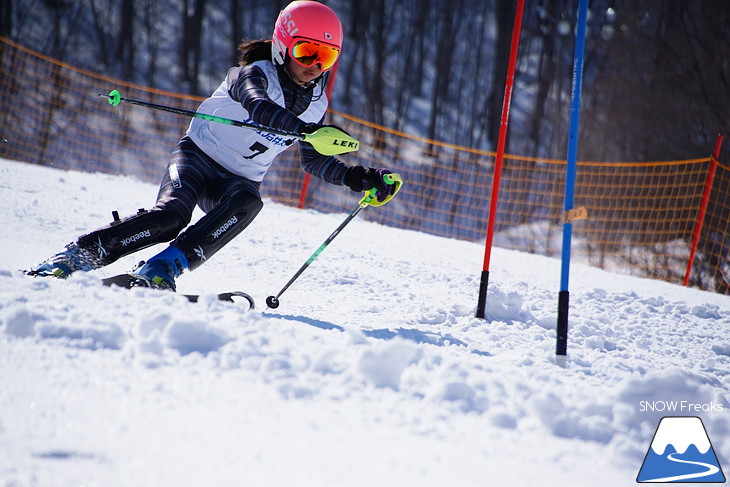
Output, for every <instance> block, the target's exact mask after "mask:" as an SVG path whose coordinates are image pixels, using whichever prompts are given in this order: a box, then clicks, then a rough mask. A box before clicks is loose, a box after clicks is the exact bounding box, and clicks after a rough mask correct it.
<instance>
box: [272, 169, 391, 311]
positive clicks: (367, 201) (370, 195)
mask: <svg viewBox="0 0 730 487" xmlns="http://www.w3.org/2000/svg"><path fill="white" fill-rule="evenodd" d="M383 180H384V181H385V182H386V184H395V185H396V187H395V191H394V192H393V194H392V195H389V196H388V197H387V198H386V199H385V200H383V201H378V200H377V198H375V194H376V193H377V192H378V190H377V189H376V188H372V189H370V190H369V191H368V192H367V193H366V194H365V196H363V197H362V199H361V200H360V201H359V203H358V204H357V208H355V209H354V210H352V212H351V213H350V214H349V215H348V216H347V218H345V221H343V222H342V223H340V226H338V227H337V228H336V229H335V231H334V232H332V234H331V235H330V236H329V237H327V240H325V241H324V243H322V245H320V246H319V248H318V249H317V250H315V251H314V253H313V254H312V255H311V256H310V257H309V259H307V261H306V262H305V263H304V264H303V265H302V266H301V267H300V268H299V270H298V271H297V272H296V274H294V276H293V277H292V278H291V279H289V282H287V283H286V285H285V286H284V287H283V288H281V291H279V294H277V295H276V296H269V297H268V298H266V306H268V307H269V308H278V307H279V297H280V296H281V295H282V294H284V291H286V290H287V289H289V286H291V285H292V283H293V282H294V281H296V280H297V278H298V277H299V276H301V275H302V273H303V272H304V270H305V269H306V268H307V267H309V266H310V264H311V263H312V262H314V261H315V260H316V259H317V257H319V254H321V253H322V252H323V251H324V249H326V248H327V246H328V245H329V244H330V243H331V242H332V241H333V240H334V239H335V237H337V235H339V234H340V232H341V231H342V229H343V228H345V227H346V226H347V224H348V223H350V222H351V221H352V220H353V218H355V217H356V216H357V214H358V213H360V211H362V210H363V209H364V208H365V207H366V206H368V205H370V206H382V205H384V204H385V203H387V202H388V201H390V200H391V198H393V196H395V194H396V193H397V192H398V191H399V190H400V187H401V186H402V185H403V180H402V179H401V177H400V174H393V173H391V174H385V175H384V176H383ZM373 200H375V201H373Z"/></svg>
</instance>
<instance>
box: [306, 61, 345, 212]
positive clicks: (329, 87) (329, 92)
mask: <svg viewBox="0 0 730 487" xmlns="http://www.w3.org/2000/svg"><path fill="white" fill-rule="evenodd" d="M339 65H340V63H339V62H337V63H336V64H335V67H334V68H332V73H331V75H330V82H329V84H328V85H327V100H332V87H333V86H335V77H336V76H337V67H338V66H339ZM310 181H312V175H311V174H309V173H308V172H306V173H304V181H302V189H301V190H300V191H299V203H298V204H297V208H299V209H302V208H304V203H306V201H307V192H308V191H309V183H310Z"/></svg>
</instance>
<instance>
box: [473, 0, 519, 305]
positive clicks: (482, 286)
mask: <svg viewBox="0 0 730 487" xmlns="http://www.w3.org/2000/svg"><path fill="white" fill-rule="evenodd" d="M524 10H525V0H518V2H517V10H516V12H515V24H514V27H513V29H512V47H511V48H510V54H509V65H508V67H507V81H506V82H505V88H504V99H503V100H502V120H501V122H500V124H499V139H498V141H497V157H496V159H495V162H494V176H493V178H492V199H491V202H490V204H489V223H488V225H487V239H486V243H485V245H484V265H483V267H482V274H481V279H480V282H479V299H478V302H477V314H476V316H477V318H482V319H483V318H484V317H485V310H486V306H487V286H488V285H489V260H490V258H491V254H492V239H493V237H494V222H495V220H496V219H497V202H498V200H499V183H500V179H501V176H502V160H503V159H504V148H505V145H506V141H507V128H508V126H509V109H510V104H511V102H512V88H513V86H514V81H515V66H516V65H517V50H518V48H519V45H520V31H521V30H522V13H523V12H524Z"/></svg>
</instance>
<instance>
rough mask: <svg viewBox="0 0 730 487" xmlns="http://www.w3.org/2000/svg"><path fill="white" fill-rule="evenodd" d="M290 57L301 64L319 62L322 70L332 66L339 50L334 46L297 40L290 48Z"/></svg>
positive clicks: (309, 64)
mask: <svg viewBox="0 0 730 487" xmlns="http://www.w3.org/2000/svg"><path fill="white" fill-rule="evenodd" d="M290 54H291V57H292V59H294V60H295V61H296V62H298V63H299V64H301V65H302V66H312V65H314V64H317V63H319V64H321V65H322V71H327V70H328V69H330V68H332V66H334V65H335V62H337V57H338V56H339V55H340V50H339V49H337V48H336V47H331V46H323V45H321V44H316V43H314V42H312V41H297V42H296V43H295V44H294V46H293V47H292V48H291V50H290Z"/></svg>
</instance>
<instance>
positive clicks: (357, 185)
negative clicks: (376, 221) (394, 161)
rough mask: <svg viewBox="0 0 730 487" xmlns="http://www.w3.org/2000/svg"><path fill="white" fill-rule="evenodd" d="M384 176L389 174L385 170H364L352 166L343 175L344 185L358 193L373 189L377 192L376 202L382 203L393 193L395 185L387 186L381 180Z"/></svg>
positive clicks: (370, 168) (360, 167)
mask: <svg viewBox="0 0 730 487" xmlns="http://www.w3.org/2000/svg"><path fill="white" fill-rule="evenodd" d="M386 174H390V171H389V170H387V169H374V168H372V167H369V168H367V169H365V168H364V167H362V166H352V167H349V168H348V169H347V172H346V173H345V185H346V186H347V187H349V188H350V189H351V190H353V191H356V192H358V193H359V192H360V191H368V190H370V189H372V188H375V189H377V190H378V191H377V193H375V196H376V197H377V199H378V201H383V200H384V199H385V198H387V197H388V196H390V195H392V194H393V193H394V192H395V184H387V183H386V182H385V180H384V179H383V177H384V176H385V175H386Z"/></svg>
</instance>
